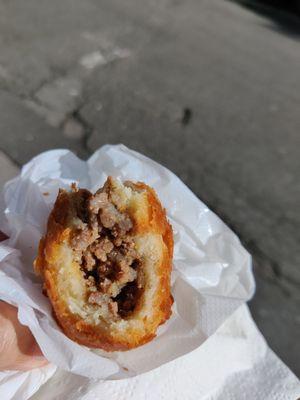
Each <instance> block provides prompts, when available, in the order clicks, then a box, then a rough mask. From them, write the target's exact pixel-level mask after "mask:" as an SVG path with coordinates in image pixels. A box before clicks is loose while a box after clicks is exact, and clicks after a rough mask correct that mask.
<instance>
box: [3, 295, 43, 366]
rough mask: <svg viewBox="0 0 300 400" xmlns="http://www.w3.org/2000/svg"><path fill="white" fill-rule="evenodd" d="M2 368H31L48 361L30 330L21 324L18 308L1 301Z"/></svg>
mask: <svg viewBox="0 0 300 400" xmlns="http://www.w3.org/2000/svg"><path fill="white" fill-rule="evenodd" d="M0 350H1V351H0V370H5V369H6V370H29V369H33V368H38V367H41V366H43V365H46V364H47V363H48V361H47V360H46V359H45V357H44V356H43V355H42V352H41V350H40V348H39V346H38V344H37V343H36V341H35V339H34V337H33V335H32V333H31V332H30V330H29V329H28V328H27V327H26V326H24V325H21V324H20V322H19V320H18V317H17V309H16V308H15V307H13V306H11V305H10V304H7V303H4V302H0Z"/></svg>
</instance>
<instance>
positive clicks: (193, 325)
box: [0, 145, 254, 379]
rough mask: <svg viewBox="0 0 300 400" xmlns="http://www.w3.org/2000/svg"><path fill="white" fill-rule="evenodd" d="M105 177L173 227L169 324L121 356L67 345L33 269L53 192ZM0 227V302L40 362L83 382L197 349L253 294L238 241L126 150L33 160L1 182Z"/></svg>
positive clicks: (183, 190)
mask: <svg viewBox="0 0 300 400" xmlns="http://www.w3.org/2000/svg"><path fill="white" fill-rule="evenodd" d="M108 175H113V176H115V177H117V178H120V179H121V180H127V179H130V180H133V181H145V182H146V183H148V184H149V185H150V186H153V187H154V188H155V189H156V191H157V193H158V195H159V198H160V199H161V201H162V203H163V205H164V206H165V207H166V209H167V212H168V217H169V219H170V221H171V223H172V225H173V229H174V240H175V251H174V271H173V274H172V282H173V283H172V293H173V296H174V300H175V304H174V307H173V314H172V317H171V319H170V320H169V321H168V322H167V323H166V324H164V325H163V326H162V327H161V329H160V330H159V333H158V336H157V338H155V339H154V340H153V341H152V342H150V343H149V344H146V345H144V346H142V347H139V348H137V349H134V350H131V351H127V352H114V353H105V352H100V351H96V352H95V351H90V350H89V349H88V348H86V347H84V346H80V345H78V344H77V343H75V342H73V341H71V340H70V339H68V338H67V337H66V336H65V335H64V334H63V333H62V331H61V330H60V329H59V327H58V326H57V324H56V322H55V320H54V319H53V317H52V313H51V306H50V304H49V301H48V299H47V298H46V297H45V296H44V295H43V294H42V290H41V282H40V280H39V278H37V277H36V276H35V275H34V273H33V268H32V263H33V260H34V257H35V256H36V252H37V247H38V242H39V239H40V237H41V235H42V234H43V233H44V232H45V227H46V222H47V218H48V214H49V212H50V210H51V208H52V207H53V203H54V201H55V198H56V196H57V192H58V188H59V187H67V188H69V186H70V184H71V183H72V182H77V183H78V186H79V187H86V188H89V189H91V190H96V189H97V188H99V187H100V186H101V185H102V184H103V183H104V181H105V179H106V177H107V176H108ZM2 210H3V211H2V214H0V228H1V229H2V230H3V231H4V232H5V233H6V234H7V235H8V236H9V239H8V240H7V241H5V242H2V243H1V244H0V276H1V279H0V299H3V300H5V301H7V302H9V303H11V304H15V305H16V306H18V308H19V313H18V318H19V320H20V321H21V322H22V323H23V324H24V325H27V326H28V327H29V328H30V330H31V331H32V333H33V335H34V336H35V338H36V340H37V342H38V344H39V346H40V347H41V350H42V352H43V353H44V354H45V356H46V357H47V359H48V360H50V361H51V362H52V363H53V364H55V365H57V366H59V367H60V368H62V369H64V370H66V371H70V372H74V373H76V374H78V375H82V376H86V377H88V378H101V379H122V378H124V377H129V376H134V375H138V374H141V373H143V372H147V371H150V370H151V369H153V368H156V367H159V366H161V365H163V364H164V363H166V362H169V361H171V360H174V359H175V358H177V357H180V356H182V355H184V354H187V353H188V352H190V351H192V350H194V349H196V348H197V347H198V346H200V345H201V344H202V343H204V342H205V340H206V339H207V338H208V337H209V336H211V335H212V334H213V333H214V332H215V330H216V329H217V328H218V327H219V326H220V325H221V324H222V323H223V322H224V321H225V320H226V319H227V318H228V317H229V316H230V315H231V314H232V312H233V311H234V310H236V308H238V307H239V306H240V305H241V304H243V303H244V302H245V301H247V300H248V299H249V298H250V297H251V296H252V294H253V292H254V280H253V276H252V272H251V258H250V256H249V254H248V253H247V251H246V250H245V249H244V248H243V247H242V245H241V244H240V241H239V240H238V238H237V237H236V235H235V234H234V233H233V232H232V231H231V230H230V229H229V228H228V227H227V226H226V225H225V224H224V223H223V222H222V221H221V220H220V219H219V218H218V217H217V216H216V215H215V214H213V213H212V212H211V211H210V210H209V209H208V208H207V207H206V206H205V205H204V204H203V203H202V202H201V201H200V200H199V199H198V198H197V197H196V196H195V195H194V194H193V193H192V192H191V191H190V190H189V189H188V188H187V187H186V186H185V185H184V184H183V183H182V182H181V181H180V180H179V179H178V178H177V177H176V176H175V175H174V174H172V173H171V172H170V171H168V170H167V169H166V168H164V167H162V166H161V165H159V164H157V163H155V162H154V161H152V160H150V159H148V158H146V157H144V156H142V155H141V154H139V153H136V152H134V151H131V150H129V149H127V148H126V147H125V146H122V145H120V146H104V147H102V148H101V149H99V150H98V151H97V152H96V153H95V154H94V155H93V156H92V157H91V158H90V159H89V160H88V161H87V162H84V161H82V160H79V159H78V158H77V157H76V156H75V155H74V154H73V153H71V152H70V151H68V150H53V151H49V152H46V153H43V154H41V155H39V156H37V157H35V158H34V159H33V160H32V161H30V162H29V163H28V164H26V165H25V166H24V167H23V168H22V172H21V175H20V176H19V177H17V178H15V179H14V180H12V181H10V182H8V183H7V184H6V185H5V188H4V191H3V194H2Z"/></svg>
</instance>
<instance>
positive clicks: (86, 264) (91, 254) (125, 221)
mask: <svg viewBox="0 0 300 400" xmlns="http://www.w3.org/2000/svg"><path fill="white" fill-rule="evenodd" d="M104 189H105V188H104ZM76 207H77V216H78V219H79V220H80V221H81V223H80V224H78V229H77V230H76V234H75V235H74V236H73V238H72V245H73V249H74V251H75V254H76V257H77V259H78V261H79V263H80V265H81V269H82V270H83V272H84V277H85V279H86V280H87V285H88V289H89V290H88V293H89V294H88V302H89V303H90V304H99V305H102V304H103V301H105V302H106V303H107V304H108V308H109V310H110V312H111V313H112V314H113V315H114V316H115V317H117V318H119V317H121V318H126V317H127V316H129V315H130V314H131V313H132V312H133V311H134V309H135V305H136V303H137V300H138V298H139V296H140V294H141V290H142V286H143V285H142V282H141V273H140V268H141V260H140V258H139V256H138V254H137V252H136V250H135V243H134V241H133V239H132V238H131V236H130V231H131V229H132V226H133V225H132V222H131V219H130V217H129V216H128V215H127V214H125V213H121V212H120V211H119V210H118V209H117V207H116V206H115V205H114V204H112V203H111V201H110V199H109V193H107V192H105V191H99V192H97V193H96V194H95V195H92V194H90V195H89V196H88V195H87V194H86V192H85V193H84V196H83V197H82V200H81V201H80V202H79V204H77V206H76Z"/></svg>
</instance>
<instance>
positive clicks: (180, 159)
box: [0, 0, 300, 374]
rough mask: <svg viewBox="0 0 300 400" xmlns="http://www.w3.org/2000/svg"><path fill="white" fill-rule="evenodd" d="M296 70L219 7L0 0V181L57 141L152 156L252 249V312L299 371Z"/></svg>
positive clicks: (247, 21)
mask: <svg viewBox="0 0 300 400" xmlns="http://www.w3.org/2000/svg"><path fill="white" fill-rule="evenodd" d="M295 21H298V20H295V18H293V23H296V24H297V22H295ZM299 24H300V22H299ZM299 65H300V50H299V36H298V34H297V33H296V31H295V34H293V32H291V31H288V30H284V29H282V27H281V26H280V25H279V24H278V23H277V22H276V20H274V19H270V18H267V17H263V16H261V15H258V14H257V13H254V12H252V11H251V10H247V9H245V8H243V7H242V6H240V5H238V4H236V3H233V2H227V1H217V0H204V1H201V2H199V1H196V0H187V1H185V2H182V1H180V0H162V1H160V2H158V1H155V0H148V1H142V2H141V1H137V0H128V1H126V2H120V1H117V0H101V1H99V2H95V1H93V0H86V1H84V2H82V1H79V0H73V1H69V0H60V1H58V0H52V1H51V2H49V1H46V0H42V1H37V0H27V1H26V2H24V3H23V2H20V1H17V0H11V1H9V2H7V1H4V0H0V149H1V151H2V152H1V153H0V183H1V184H2V183H3V182H4V181H5V180H6V179H8V178H9V177H10V176H12V175H14V174H15V173H16V171H17V168H18V166H21V165H22V164H23V163H24V162H26V161H28V160H29V159H30V158H31V157H32V156H34V155H36V154H37V153H39V152H41V151H43V150H46V149H50V148H58V147H68V148H70V149H72V150H73V151H75V152H76V153H77V154H78V155H79V156H80V157H83V158H86V157H87V156H88V155H89V154H91V153H92V152H93V151H94V150H95V149H97V148H98V147H99V146H101V145H102V144H105V143H120V142H122V143H124V144H126V145H128V146H129V147H131V148H134V149H136V150H138V151H141V152H142V153H144V154H146V155H148V156H150V157H152V158H154V159H156V160H157V161H159V162H161V163H163V164H164V165H166V166H167V167H168V168H170V169H171V170H173V171H174V172H175V173H176V174H178V175H179V176H180V177H181V179H182V180H183V181H184V182H185V183H186V184H187V185H188V186H189V187H190V188H191V189H192V190H193V191H194V192H195V193H196V194H197V195H198V196H199V197H200V198H201V199H202V200H204V201H205V202H206V203H207V204H208V205H209V207H210V208H212V209H213V210H215V211H216V212H217V213H218V214H219V215H220V216H221V217H222V218H223V219H224V220H225V221H226V222H227V223H228V224H229V225H230V226H231V227H232V228H233V229H234V230H235V231H236V232H237V234H238V235H239V236H240V237H241V240H242V241H243V243H244V245H245V246H246V247H247V248H248V249H249V251H250V252H251V253H252V254H253V256H254V265H255V274H256V280H257V293H256V296H255V298H254V300H253V301H252V302H251V304H250V307H251V310H252V313H253V316H254V318H255V320H256V322H257V324H258V326H259V328H260V329H261V330H262V332H263V334H264V335H265V337H266V339H267V340H268V342H269V344H270V346H271V347H272V349H273V350H275V351H276V352H277V353H278V355H279V356H280V357H281V358H282V359H283V361H284V362H286V363H287V365H289V366H290V367H291V368H292V370H293V371H294V372H296V373H298V374H300V363H299V354H300V344H299V343H300V342H299V334H300V313H299V308H300V298H299V285H300V273H299V264H300V246H299V242H300V233H299V232H300V230H299V223H300V209H299V208H300V186H299V171H300V157H299V146H300V134H299V133H300V68H299Z"/></svg>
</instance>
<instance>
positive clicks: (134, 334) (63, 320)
mask: <svg viewBox="0 0 300 400" xmlns="http://www.w3.org/2000/svg"><path fill="white" fill-rule="evenodd" d="M131 186H132V187H133V188H135V189H137V190H145V191H146V193H147V200H148V212H147V213H144V214H143V218H138V220H136V221H134V231H135V233H149V232H152V233H156V234H159V235H161V237H162V239H163V242H164V244H165V247H164V251H163V253H162V254H163V255H162V257H161V259H160V262H159V266H158V268H157V274H158V276H159V290H158V291H157V295H156V298H155V303H154V304H155V306H154V307H155V309H154V310H153V311H154V312H153V316H152V317H151V319H150V321H147V318H146V320H145V321H143V322H144V331H143V333H142V334H141V332H140V331H139V330H134V329H132V330H131V331H130V334H128V333H127V334H126V335H124V334H122V333H120V335H116V334H115V335H111V334H110V332H109V329H107V328H105V327H103V326H99V325H92V324H90V323H87V322H86V321H84V320H83V319H82V318H80V317H79V316H78V315H76V314H72V313H71V312H70V311H69V309H68V307H67V306H66V304H65V303H64V302H63V301H61V299H60V296H59V293H58V289H57V281H56V272H55V269H53V268H52V266H53V265H54V264H55V263H56V262H57V257H58V248H59V245H60V244H61V243H62V242H63V241H64V240H66V239H67V238H68V237H70V234H71V231H70V228H69V227H68V223H67V222H68V210H69V209H70V207H71V206H72V205H71V200H70V194H69V193H68V192H66V191H63V190H62V191H60V192H59V195H58V197H57V200H56V202H55V205H54V208H53V210H52V212H51V214H50V216H49V219H48V225H47V234H46V236H45V237H43V238H42V239H41V241H40V245H39V250H38V256H37V258H36V260H35V270H36V272H37V273H39V274H40V275H41V276H42V278H43V280H44V289H45V291H46V293H47V295H48V297H49V299H50V301H51V303H52V306H53V311H54V315H55V318H56V320H57V322H58V324H59V325H60V326H61V328H62V330H63V331H64V333H65V334H66V335H67V336H68V337H69V338H71V339H72V340H74V341H76V342H78V343H80V344H83V345H86V346H89V347H96V348H102V349H104V350H106V351H117V350H118V351H119V350H129V349H131V348H134V347H137V346H140V345H142V344H145V343H147V342H149V341H150V340H152V339H153V338H154V337H155V335H156V330H157V327H158V326H159V325H161V324H163V323H164V322H165V321H166V320H167V319H168V318H169V317H170V315H171V306H172V303H173V298H172V295H171V288H170V274H171V268H172V257H173V233H172V227H171V225H170V224H169V222H168V221H167V218H166V212H165V210H164V209H163V208H162V206H161V203H160V201H159V200H158V198H157V196H156V194H155V192H154V190H153V189H152V188H150V187H149V186H147V185H145V184H144V183H137V184H132V183H131Z"/></svg>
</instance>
